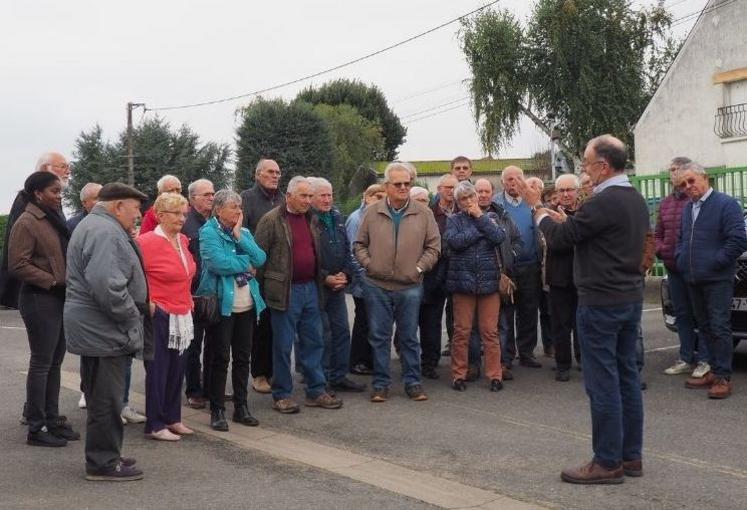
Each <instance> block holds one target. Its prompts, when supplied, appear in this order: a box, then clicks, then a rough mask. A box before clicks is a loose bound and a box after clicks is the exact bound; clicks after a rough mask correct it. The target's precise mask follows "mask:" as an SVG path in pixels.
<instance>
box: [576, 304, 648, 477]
mask: <svg viewBox="0 0 747 510" xmlns="http://www.w3.org/2000/svg"><path fill="white" fill-rule="evenodd" d="M640 321H641V303H640V302H639V303H633V304H628V305H620V306H581V305H579V307H578V310H577V312H576V324H577V327H578V332H579V340H580V342H581V359H582V362H583V366H584V372H583V373H584V384H585V386H586V393H587V395H589V400H590V404H591V423H592V448H593V450H594V460H595V461H596V462H597V463H599V464H601V465H603V466H605V467H607V468H613V467H617V466H619V465H620V462H622V461H623V460H636V459H640V458H641V450H642V443H643V400H642V398H641V383H640V377H639V374H638V367H637V363H636V344H637V343H638V325H639V324H640Z"/></svg>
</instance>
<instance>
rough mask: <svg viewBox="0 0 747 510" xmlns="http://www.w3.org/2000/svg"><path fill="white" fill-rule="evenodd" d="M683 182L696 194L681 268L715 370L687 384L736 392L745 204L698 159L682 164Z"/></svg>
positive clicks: (679, 256) (718, 395)
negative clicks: (735, 315) (735, 301)
mask: <svg viewBox="0 0 747 510" xmlns="http://www.w3.org/2000/svg"><path fill="white" fill-rule="evenodd" d="M680 172H681V174H680V187H681V188H682V189H683V190H684V192H685V194H686V195H687V196H688V198H689V199H690V201H689V203H688V204H687V205H686V206H685V208H684V210H683V212H682V232H681V234H680V237H679V241H678V243H677V249H676V251H675V259H676V261H677V269H678V270H679V271H681V272H682V274H683V276H684V279H685V281H686V282H687V286H688V292H689V294H690V302H691V304H692V311H693V313H694V315H695V325H696V326H697V328H698V331H699V332H700V337H701V338H702V339H703V341H704V342H705V343H707V345H708V364H709V365H710V366H711V371H710V372H708V373H707V374H705V375H704V376H703V377H691V378H689V379H688V380H687V381H686V382H685V386H686V387H687V388H692V389H707V390H708V397H709V398H714V399H724V398H727V397H729V396H730V395H731V393H732V390H733V386H732V382H731V373H732V357H733V355H734V344H733V343H732V335H731V324H730V320H731V307H732V297H733V296H734V275H735V274H736V270H737V259H738V258H739V256H740V255H741V254H742V253H743V252H744V251H745V250H747V236H745V230H744V218H743V216H742V207H741V206H740V205H739V203H738V202H737V201H736V200H735V199H734V198H732V197H730V196H729V195H727V194H725V193H721V192H719V191H716V190H714V189H713V188H712V187H711V185H710V183H709V181H708V175H707V174H706V171H705V169H704V168H703V167H702V166H701V165H699V164H698V163H695V162H690V163H687V164H685V165H683V166H682V167H681V169H680Z"/></svg>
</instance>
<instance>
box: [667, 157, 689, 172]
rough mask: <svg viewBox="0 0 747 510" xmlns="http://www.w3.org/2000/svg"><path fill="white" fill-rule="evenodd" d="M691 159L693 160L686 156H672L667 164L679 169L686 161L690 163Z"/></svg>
mask: <svg viewBox="0 0 747 510" xmlns="http://www.w3.org/2000/svg"><path fill="white" fill-rule="evenodd" d="M692 161H693V160H692V159H690V158H688V157H687V156H677V157H676V158H672V162H671V163H670V164H669V166H673V167H676V168H677V169H678V170H679V169H681V168H682V167H683V166H685V165H687V164H688V163H692Z"/></svg>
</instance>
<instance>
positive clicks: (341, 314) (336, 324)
mask: <svg viewBox="0 0 747 510" xmlns="http://www.w3.org/2000/svg"><path fill="white" fill-rule="evenodd" d="M324 292H325V295H326V297H327V302H326V304H325V305H324V313H323V314H322V320H323V325H324V372H325V373H326V374H327V380H328V381H329V382H333V383H334V382H337V381H340V380H341V379H343V378H344V377H345V376H346V375H348V371H349V370H350V324H349V323H348V307H347V303H346V301H345V291H338V292H335V291H332V290H328V289H324Z"/></svg>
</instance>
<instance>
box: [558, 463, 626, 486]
mask: <svg viewBox="0 0 747 510" xmlns="http://www.w3.org/2000/svg"><path fill="white" fill-rule="evenodd" d="M560 478H561V479H562V480H563V481H564V482H568V483H578V484H582V485H601V484H617V483H623V482H624V481H625V477H624V473H623V467H622V465H620V466H618V467H616V468H614V469H607V468H605V467H604V466H601V465H599V464H597V463H596V462H594V461H593V460H592V461H591V462H589V463H588V464H586V465H584V466H581V467H579V468H567V469H564V470H563V471H562V472H561V473H560Z"/></svg>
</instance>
